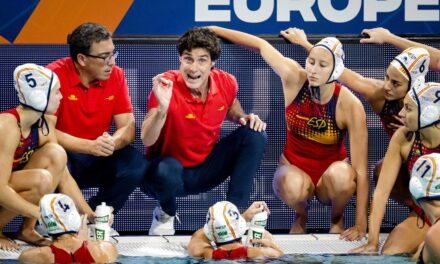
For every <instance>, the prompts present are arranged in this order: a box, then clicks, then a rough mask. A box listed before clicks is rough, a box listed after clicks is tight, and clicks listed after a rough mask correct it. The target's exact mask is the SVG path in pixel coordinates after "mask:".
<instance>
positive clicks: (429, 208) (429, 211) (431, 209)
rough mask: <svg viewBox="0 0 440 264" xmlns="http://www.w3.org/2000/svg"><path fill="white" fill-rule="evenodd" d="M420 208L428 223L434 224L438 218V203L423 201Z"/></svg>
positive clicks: (439, 216) (437, 201)
mask: <svg viewBox="0 0 440 264" xmlns="http://www.w3.org/2000/svg"><path fill="white" fill-rule="evenodd" d="M421 206H422V209H423V211H424V212H425V214H426V217H427V218H428V220H429V222H431V224H434V223H435V221H437V219H438V218H440V201H439V200H432V201H423V202H421Z"/></svg>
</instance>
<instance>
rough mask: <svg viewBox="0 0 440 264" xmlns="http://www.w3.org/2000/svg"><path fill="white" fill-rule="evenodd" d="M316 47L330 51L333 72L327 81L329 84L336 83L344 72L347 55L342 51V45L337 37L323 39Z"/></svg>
mask: <svg viewBox="0 0 440 264" xmlns="http://www.w3.org/2000/svg"><path fill="white" fill-rule="evenodd" d="M314 47H323V48H325V49H327V50H328V51H330V53H331V54H332V57H333V70H332V72H331V73H330V76H329V78H328V80H327V83H331V82H334V81H336V80H337V79H338V78H339V77H340V76H341V74H342V72H343V71H344V68H345V66H344V59H345V54H344V50H343V49H342V43H341V42H340V41H339V40H338V39H337V38H335V37H327V38H323V39H322V40H321V41H319V42H318V43H317V44H316V45H315V46H314Z"/></svg>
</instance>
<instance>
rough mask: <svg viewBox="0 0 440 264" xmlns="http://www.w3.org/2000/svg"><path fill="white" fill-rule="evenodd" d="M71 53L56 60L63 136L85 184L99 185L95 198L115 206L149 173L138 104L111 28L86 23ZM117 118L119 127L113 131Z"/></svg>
mask: <svg viewBox="0 0 440 264" xmlns="http://www.w3.org/2000/svg"><path fill="white" fill-rule="evenodd" d="M68 42H69V47H70V57H68V58H64V59H60V60H57V61H55V62H52V63H50V64H49V65H48V66H47V68H49V69H51V70H53V71H54V72H55V73H56V74H57V75H58V77H59V79H60V82H61V93H62V94H63V99H62V100H61V102H60V107H59V108H58V112H57V123H56V128H57V137H58V139H59V142H60V144H61V145H62V146H63V147H64V148H65V149H66V151H67V154H68V167H69V170H70V172H71V174H72V176H73V177H74V178H75V179H76V180H77V182H78V185H79V186H80V187H81V188H84V187H99V191H98V194H97V195H96V196H94V197H92V198H91V199H90V200H89V204H90V206H91V207H92V208H95V207H96V206H97V205H98V204H100V203H101V202H106V203H107V204H109V205H111V206H113V208H114V210H115V212H117V211H118V210H119V209H121V208H122V207H123V206H124V203H125V201H126V200H127V198H128V196H129V195H130V193H131V192H132V191H133V190H134V189H135V188H136V187H137V186H138V185H139V183H140V182H141V179H142V178H143V176H144V174H145V168H146V161H145V160H144V158H143V157H142V154H141V153H140V152H139V151H137V150H136V149H135V148H134V147H132V146H130V144H131V143H132V142H133V141H134V137H135V121H134V116H133V107H132V105H131V102H130V97H129V95H128V86H127V81H126V79H125V76H124V71H123V70H122V69H121V68H119V67H117V66H116V65H115V59H116V57H117V54H118V53H117V52H115V47H114V45H113V41H112V35H111V33H110V32H109V31H108V30H107V29H106V28H105V27H104V26H102V25H99V24H95V23H85V24H82V25H80V26H79V27H77V28H76V29H75V30H74V31H73V32H72V34H71V36H70V38H69V41H68ZM112 121H114V123H115V126H116V131H115V132H114V133H113V134H112V135H110V134H109V130H110V125H111V124H112Z"/></svg>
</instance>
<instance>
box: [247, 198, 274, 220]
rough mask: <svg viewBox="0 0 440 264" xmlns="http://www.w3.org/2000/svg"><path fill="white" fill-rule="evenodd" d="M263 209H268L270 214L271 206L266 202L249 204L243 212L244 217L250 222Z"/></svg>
mask: <svg viewBox="0 0 440 264" xmlns="http://www.w3.org/2000/svg"><path fill="white" fill-rule="evenodd" d="M263 211H266V212H267V213H268V214H270V210H269V207H267V204H266V202H264V201H258V202H253V203H252V204H251V206H249V208H248V209H247V210H246V211H245V212H244V213H243V218H244V219H245V220H246V222H250V221H251V219H252V218H253V217H254V215H256V214H258V213H261V212H263Z"/></svg>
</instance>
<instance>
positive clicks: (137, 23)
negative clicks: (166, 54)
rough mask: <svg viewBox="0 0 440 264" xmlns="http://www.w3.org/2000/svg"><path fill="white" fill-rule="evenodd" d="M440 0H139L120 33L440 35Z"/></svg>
mask: <svg viewBox="0 0 440 264" xmlns="http://www.w3.org/2000/svg"><path fill="white" fill-rule="evenodd" d="M439 22H440V5H439V0H333V1H332V0H181V1H178V0H162V1H148V0H147V1H141V0H135V1H134V2H133V4H132V6H131V8H130V10H129V11H128V12H127V14H126V16H125V18H124V19H123V20H122V21H121V23H120V25H119V27H118V28H117V30H116V33H117V34H147V35H180V34H181V33H183V32H184V31H185V30H186V29H188V28H190V27H192V26H206V25H214V24H215V25H220V26H224V27H229V28H234V29H238V30H242V31H246V32H250V33H253V34H277V33H278V32H279V31H280V30H283V29H286V28H288V27H299V28H302V29H304V30H305V31H306V32H307V33H309V34H359V33H360V32H361V31H362V29H364V28H373V27H384V28H388V29H389V30H390V31H391V32H393V33H396V34H439V33H440V23H439Z"/></svg>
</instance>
